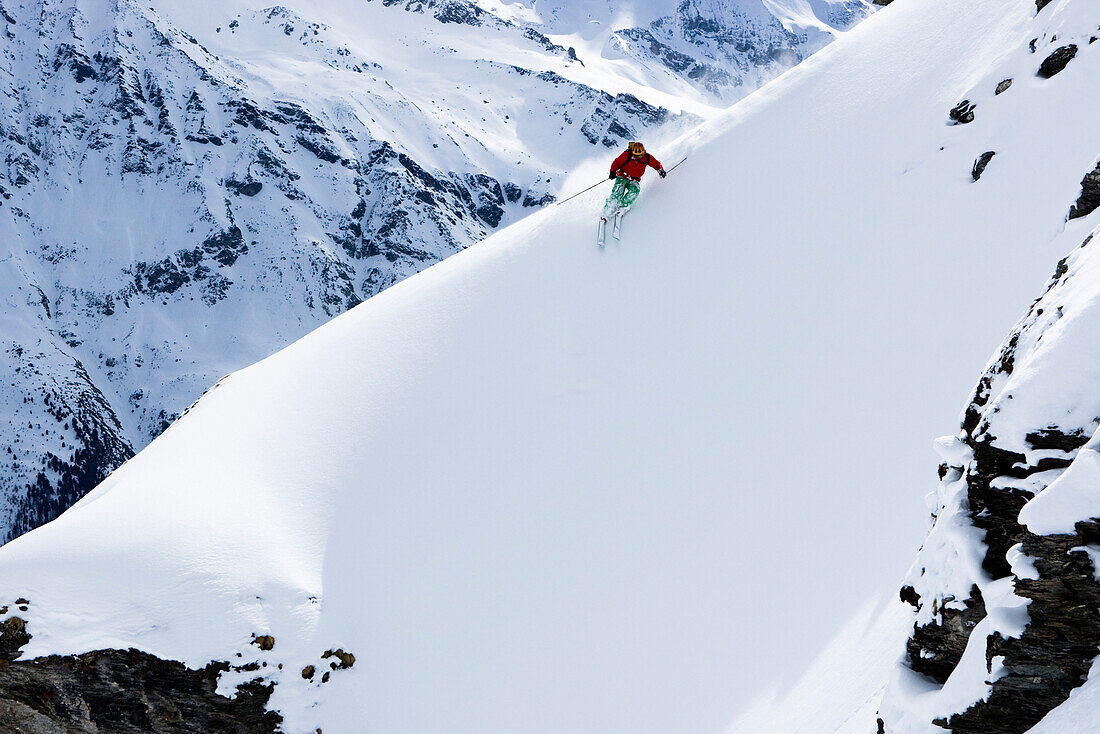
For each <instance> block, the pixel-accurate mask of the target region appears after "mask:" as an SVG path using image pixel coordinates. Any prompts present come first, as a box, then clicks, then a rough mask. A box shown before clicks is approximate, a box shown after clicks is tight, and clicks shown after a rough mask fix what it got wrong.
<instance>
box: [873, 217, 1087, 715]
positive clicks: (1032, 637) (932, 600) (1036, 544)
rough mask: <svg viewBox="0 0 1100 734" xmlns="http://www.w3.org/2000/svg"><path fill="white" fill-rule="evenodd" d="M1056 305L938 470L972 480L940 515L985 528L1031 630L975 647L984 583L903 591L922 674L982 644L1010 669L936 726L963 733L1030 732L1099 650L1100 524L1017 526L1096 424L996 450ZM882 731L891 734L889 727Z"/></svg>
mask: <svg viewBox="0 0 1100 734" xmlns="http://www.w3.org/2000/svg"><path fill="white" fill-rule="evenodd" d="M1090 240H1091V238H1090V239H1089V240H1086V241H1085V243H1084V244H1083V245H1082V246H1086V245H1088V243H1089V241H1090ZM1068 277H1071V276H1070V268H1069V266H1068V265H1067V260H1066V259H1063V260H1062V261H1061V262H1060V263H1059V264H1058V266H1057V268H1056V270H1055V273H1054V276H1053V278H1052V279H1051V281H1050V283H1049V284H1048V286H1047V294H1050V293H1051V292H1054V291H1055V289H1056V288H1057V287H1058V286H1060V285H1061V284H1062V283H1063V282H1064V279H1066V278H1068ZM1047 298H1048V296H1046V295H1044V296H1043V297H1041V298H1040V299H1037V300H1036V301H1035V303H1034V304H1033V305H1032V307H1031V309H1030V310H1029V312H1028V314H1027V316H1025V318H1024V319H1023V320H1021V322H1020V324H1018V325H1017V327H1016V329H1015V330H1014V332H1013V333H1012V334H1011V335H1010V336H1009V338H1008V339H1007V340H1006V342H1005V344H1004V346H1003V347H1002V349H1001V352H1000V354H999V355H998V357H997V358H996V359H995V360H994V361H993V362H992V363H991V364H990V366H989V367H988V368H987V370H986V372H985V374H984V375H983V376H982V378H981V380H980V381H979V383H978V386H977V388H976V389H975V392H974V394H973V397H972V399H971V401H970V404H969V405H968V406H967V409H966V411H965V413H964V417H963V424H962V432H961V433H960V434H959V439H958V440H959V441H960V449H959V453H958V455H959V456H960V457H963V458H960V463H961V464H962V465H961V466H958V465H956V466H947V467H941V469H940V474H941V481H944V482H948V483H950V484H954V483H957V482H959V481H964V482H965V485H964V486H965V492H966V496H965V502H963V503H961V504H958V505H957V506H955V507H954V508H953V509H950V510H948V509H947V508H941V511H947V512H950V513H951V514H950V516H948V517H947V518H946V521H947V522H949V523H957V522H960V521H962V522H969V523H970V524H971V525H972V526H973V527H974V528H976V529H978V530H980V531H982V534H983V536H981V537H982V539H983V540H984V543H982V545H981V546H980V548H984V552H985V555H984V558H983V560H982V568H983V569H984V572H985V574H988V579H990V580H993V581H996V580H999V579H1008V580H1010V583H1011V584H1012V586H1013V589H1014V591H1015V593H1016V595H1017V596H1019V597H1022V598H1024V599H1027V600H1028V601H1029V603H1028V606H1027V615H1028V621H1027V623H1026V626H1025V627H1024V628H1023V631H1022V632H1021V633H1020V634H1019V635H1018V636H1016V637H1006V636H1002V635H1001V634H1000V633H993V634H990V635H989V636H988V637H987V638H986V639H985V640H984V641H975V640H971V639H970V637H971V634H972V632H973V630H974V629H975V628H976V627H977V624H978V623H979V622H980V621H981V620H982V619H983V618H984V617H985V616H986V613H987V610H986V604H987V602H986V600H985V599H983V597H982V594H981V593H980V591H979V588H978V586H977V585H976V584H975V585H974V586H972V588H971V591H970V597H969V598H968V599H966V600H964V601H962V602H961V603H960V602H956V601H955V600H953V599H951V598H950V597H947V598H943V594H942V592H941V595H940V597H937V595H936V589H937V586H936V585H935V584H936V583H938V582H933V585H932V586H931V587H930V588H921V587H922V583H923V582H922V578H924V569H923V567H921V566H919V565H918V566H917V567H915V569H914V571H913V572H912V573H911V574H910V576H909V583H908V584H907V585H906V586H905V587H903V589H902V591H901V595H902V598H903V599H905V600H906V601H908V602H909V603H911V604H914V603H915V606H917V608H918V615H919V618H922V619H925V620H927V619H928V618H929V617H931V620H932V621H931V622H927V621H926V622H923V623H920V624H917V625H916V626H915V627H914V629H913V633H912V634H911V636H910V638H909V641H908V642H907V644H906V650H907V652H908V657H909V665H910V666H911V667H912V668H913V670H915V671H917V672H920V673H923V674H925V675H927V676H928V677H929V678H930V679H932V680H935V681H936V682H938V683H940V684H942V683H944V682H945V681H946V680H947V678H948V676H950V675H951V674H952V672H953V671H954V669H955V668H956V666H957V665H958V662H959V660H960V659H961V657H962V653H963V651H964V650H965V649H966V647H967V645H968V644H970V645H973V644H982V643H984V648H985V650H986V655H985V657H986V666H987V670H988V671H989V672H990V673H992V672H993V666H994V660H997V661H998V662H999V663H1000V664H1001V665H1002V666H1003V669H1002V672H1001V674H1000V675H999V676H998V677H996V679H995V680H993V681H992V684H991V685H992V690H991V693H990V694H989V695H988V696H987V697H985V698H984V699H983V700H980V701H978V702H976V703H974V704H973V705H971V706H970V707H969V708H968V709H966V710H965V711H963V712H961V713H958V714H955V715H952V716H951V717H948V718H945V719H939V720H936V721H935V722H933V723H935V724H936V725H938V726H940V727H943V728H945V729H950V730H951V731H952V732H954V733H955V734H1023V733H1024V732H1026V731H1027V730H1029V729H1030V728H1032V726H1034V724H1035V723H1036V722H1038V721H1039V720H1040V719H1042V718H1043V717H1044V716H1045V715H1046V714H1047V713H1049V712H1050V711H1051V710H1052V709H1054V708H1055V707H1057V706H1059V705H1060V704H1061V703H1062V702H1064V701H1065V700H1066V699H1067V698H1068V697H1069V695H1070V693H1071V692H1072V690H1073V689H1074V688H1076V687H1078V686H1080V685H1081V684H1082V683H1083V682H1084V681H1085V679H1086V678H1087V675H1088V671H1089V669H1090V668H1091V666H1092V663H1093V659H1094V658H1095V657H1096V656H1097V650H1098V649H1100V583H1098V582H1097V581H1096V569H1095V568H1094V567H1093V562H1092V560H1091V559H1090V557H1089V553H1088V552H1086V548H1093V549H1100V520H1095V519H1093V520H1089V519H1085V520H1083V521H1080V522H1077V523H1076V525H1075V532H1074V533H1070V534H1063V535H1035V534H1033V533H1032V532H1030V531H1029V530H1028V529H1027V528H1026V527H1024V526H1023V525H1021V524H1020V522H1019V515H1020V511H1021V509H1022V508H1023V506H1024V505H1025V504H1026V503H1027V502H1028V501H1029V500H1030V499H1031V498H1033V497H1034V496H1035V495H1036V494H1037V493H1039V492H1042V491H1045V486H1046V485H1047V484H1049V482H1050V481H1053V477H1055V476H1057V475H1058V472H1057V471H1052V470H1059V469H1063V468H1065V467H1067V466H1069V465H1070V464H1071V463H1072V462H1073V460H1074V458H1075V457H1076V455H1077V452H1078V451H1079V450H1080V449H1081V447H1082V446H1083V445H1084V444H1085V443H1087V442H1088V440H1089V438H1090V437H1091V435H1092V429H1091V428H1090V429H1088V430H1083V429H1081V428H1078V427H1069V428H1060V427H1057V426H1051V425H1041V426H1035V427H1034V428H1033V429H1032V430H1029V431H1027V432H1026V433H1025V434H1024V435H1023V436H1019V437H1018V438H1022V439H1023V440H1024V441H1025V442H1026V446H1027V447H1028V451H1027V453H1026V454H1025V453H1022V452H1020V451H1015V450H1007V449H1005V448H1002V447H1000V446H998V445H997V444H998V437H997V435H996V431H997V430H998V426H999V425H1000V424H999V423H998V422H997V416H996V414H997V412H998V410H999V407H998V405H999V403H998V402H994V401H1004V400H1009V399H1011V398H1012V397H1013V396H1012V395H1011V394H1007V393H1005V392H1004V389H1005V388H1004V385H1006V379H1007V378H1008V377H1009V376H1010V375H1012V373H1013V371H1014V370H1015V369H1016V362H1017V356H1018V355H1017V350H1018V349H1020V348H1021V347H1020V344H1021V340H1024V341H1025V343H1026V344H1028V346H1027V347H1026V348H1027V349H1032V348H1033V345H1034V343H1035V341H1034V340H1035V339H1037V338H1041V334H1042V333H1043V332H1042V329H1044V328H1046V325H1049V324H1051V323H1055V322H1056V321H1057V315H1056V314H1054V313H1053V310H1052V309H1051V303H1050V302H1049V300H1044V299H1047ZM1060 311H1061V309H1060V307H1059V308H1058V309H1057V312H1058V313H1060ZM1044 314H1046V315H1044ZM1051 318H1054V320H1053V321H1051V320H1050V319H1051ZM1035 330H1038V336H1037V335H1036V331H1035ZM1017 430H1018V429H1017ZM963 445H964V446H963ZM1032 452H1034V453H1032ZM947 455H951V454H947ZM951 491H956V490H951ZM955 496H957V495H955ZM938 522H940V519H937V523H938ZM1014 547H1018V549H1019V550H1020V552H1021V553H1022V556H1023V557H1025V558H1027V559H1028V562H1029V563H1028V565H1029V567H1033V569H1034V576H1033V575H1032V574H1031V573H1027V574H1022V575H1020V576H1017V575H1015V574H1014V573H1013V565H1012V563H1010V561H1009V552H1010V549H1013V548H1014ZM941 570H942V569H941ZM914 587H916V588H914ZM880 729H883V730H885V731H889V722H888V721H887V722H885V723H884V724H882V725H880Z"/></svg>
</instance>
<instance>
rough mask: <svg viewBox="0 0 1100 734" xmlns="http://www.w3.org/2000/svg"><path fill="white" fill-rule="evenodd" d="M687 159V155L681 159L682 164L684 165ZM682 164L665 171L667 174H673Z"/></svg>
mask: <svg viewBox="0 0 1100 734" xmlns="http://www.w3.org/2000/svg"><path fill="white" fill-rule="evenodd" d="M687 159H688V157H687V156H686V155H685V156H684V157H683V158H681V159H680V163H683V162H684V161H686V160H687ZM680 163H677V164H676V165H675V166H673V167H672V168H670V169H668V170H667V171H665V173H672V172H673V171H675V170H676V167H677V166H679V165H680Z"/></svg>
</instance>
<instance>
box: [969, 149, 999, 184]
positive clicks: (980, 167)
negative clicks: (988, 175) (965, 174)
mask: <svg viewBox="0 0 1100 734" xmlns="http://www.w3.org/2000/svg"><path fill="white" fill-rule="evenodd" d="M995 155H997V152H996V151H994V150H987V151H986V152H985V153H982V154H981V155H980V156H978V160H976V161H974V167H973V168H972V169H970V177H971V178H972V179H974V180H975V181H977V180H978V179H979V178H981V177H982V174H983V173H985V168H986V166H988V165H989V162H990V161H991V160H993V156H995Z"/></svg>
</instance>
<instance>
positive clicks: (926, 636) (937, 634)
mask: <svg viewBox="0 0 1100 734" xmlns="http://www.w3.org/2000/svg"><path fill="white" fill-rule="evenodd" d="M905 588H908V589H912V587H905ZM903 594H904V589H903ZM934 603H935V602H934ZM935 612H936V613H937V615H938V617H939V623H937V624H929V625H925V626H923V627H914V628H913V634H912V635H911V636H910V637H909V640H908V642H906V643H905V652H906V654H907V655H908V662H909V667H910V668H912V669H913V670H915V671H917V672H918V673H923V674H924V675H927V676H928V677H929V678H932V679H933V680H935V681H936V682H937V683H940V684H943V683H945V682H946V681H947V677H948V676H949V675H951V672H952V671H953V670H954V669H955V666H957V665H958V664H959V660H961V659H962V655H963V651H965V650H966V643H967V641H968V640H969V639H970V632H971V631H972V630H973V629H974V628H975V627H976V626H978V622H981V621H982V618H983V617H985V601H984V600H983V599H982V592H981V591H980V590H979V589H978V587H977V586H973V587H971V589H970V597H969V598H968V599H966V601H964V602H963V607H962V608H961V609H960V608H958V607H955V606H942V607H939V608H938V609H936V610H935Z"/></svg>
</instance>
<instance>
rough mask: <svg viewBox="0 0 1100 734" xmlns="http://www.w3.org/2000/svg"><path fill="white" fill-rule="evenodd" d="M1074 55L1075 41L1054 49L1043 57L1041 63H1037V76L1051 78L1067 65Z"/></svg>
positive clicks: (1075, 52)
mask: <svg viewBox="0 0 1100 734" xmlns="http://www.w3.org/2000/svg"><path fill="white" fill-rule="evenodd" d="M1076 56H1077V44H1075V43H1071V44H1069V45H1068V46H1062V47H1061V48H1058V49H1055V50H1054V52H1053V53H1052V54H1051V55H1050V56H1047V57H1046V58H1045V59H1043V63H1041V64H1039V76H1041V77H1042V78H1043V79H1049V78H1051V77H1052V76H1054V75H1055V74H1057V73H1059V72H1061V71H1062V70H1063V69H1065V68H1066V67H1067V66H1069V62H1071V61H1073V59H1074V57H1076Z"/></svg>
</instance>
